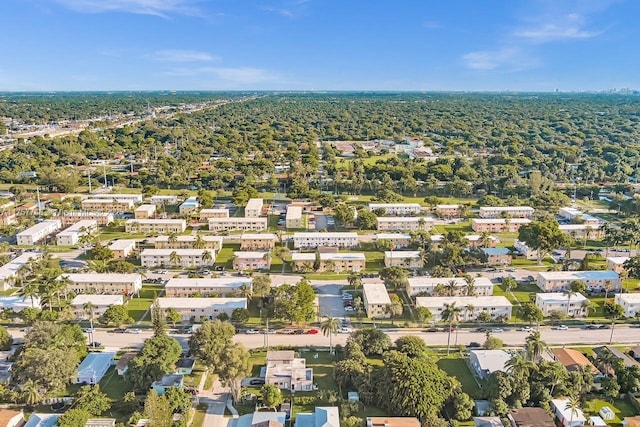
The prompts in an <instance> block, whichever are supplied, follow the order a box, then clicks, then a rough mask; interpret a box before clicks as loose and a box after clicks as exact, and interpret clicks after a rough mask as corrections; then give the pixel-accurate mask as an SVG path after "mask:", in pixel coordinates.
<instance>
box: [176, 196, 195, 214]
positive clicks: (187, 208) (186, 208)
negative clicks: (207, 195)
mask: <svg viewBox="0 0 640 427" xmlns="http://www.w3.org/2000/svg"><path fill="white" fill-rule="evenodd" d="M198 209H200V202H199V201H198V198H197V197H196V196H192V197H189V198H188V199H187V200H185V201H184V202H182V204H181V205H180V207H179V208H178V211H179V212H180V215H194V214H195V213H197V212H198Z"/></svg>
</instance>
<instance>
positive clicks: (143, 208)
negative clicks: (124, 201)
mask: <svg viewBox="0 0 640 427" xmlns="http://www.w3.org/2000/svg"><path fill="white" fill-rule="evenodd" d="M155 210H156V205H140V206H138V207H137V208H136V210H135V211H136V212H145V211H155Z"/></svg>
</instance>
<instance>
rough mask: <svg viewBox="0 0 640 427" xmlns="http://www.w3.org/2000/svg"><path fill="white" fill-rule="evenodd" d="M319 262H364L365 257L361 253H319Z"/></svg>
mask: <svg viewBox="0 0 640 427" xmlns="http://www.w3.org/2000/svg"><path fill="white" fill-rule="evenodd" d="M320 260H321V261H331V260H335V261H349V260H360V261H365V260H366V257H365V256H364V253H362V252H337V253H331V252H320Z"/></svg>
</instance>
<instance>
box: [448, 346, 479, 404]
mask: <svg viewBox="0 0 640 427" xmlns="http://www.w3.org/2000/svg"><path fill="white" fill-rule="evenodd" d="M438 366H439V367H440V369H442V370H443V371H445V372H446V373H447V374H449V375H451V376H452V377H456V378H457V379H458V381H460V384H462V390H463V391H464V392H465V393H467V394H468V395H469V396H471V397H472V398H474V399H479V398H480V397H481V395H480V387H478V383H477V382H476V380H475V378H474V376H473V375H472V374H471V371H470V370H469V367H468V366H467V364H466V362H465V361H464V359H461V358H460V357H446V356H445V357H442V358H441V359H440V360H438Z"/></svg>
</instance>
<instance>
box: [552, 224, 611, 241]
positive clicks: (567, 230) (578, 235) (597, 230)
mask: <svg viewBox="0 0 640 427" xmlns="http://www.w3.org/2000/svg"><path fill="white" fill-rule="evenodd" d="M558 228H559V229H560V231H562V232H563V233H564V234H568V235H569V236H571V237H573V238H574V239H578V240H580V239H589V240H600V239H602V238H603V237H604V227H602V224H560V226H559V227H558Z"/></svg>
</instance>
